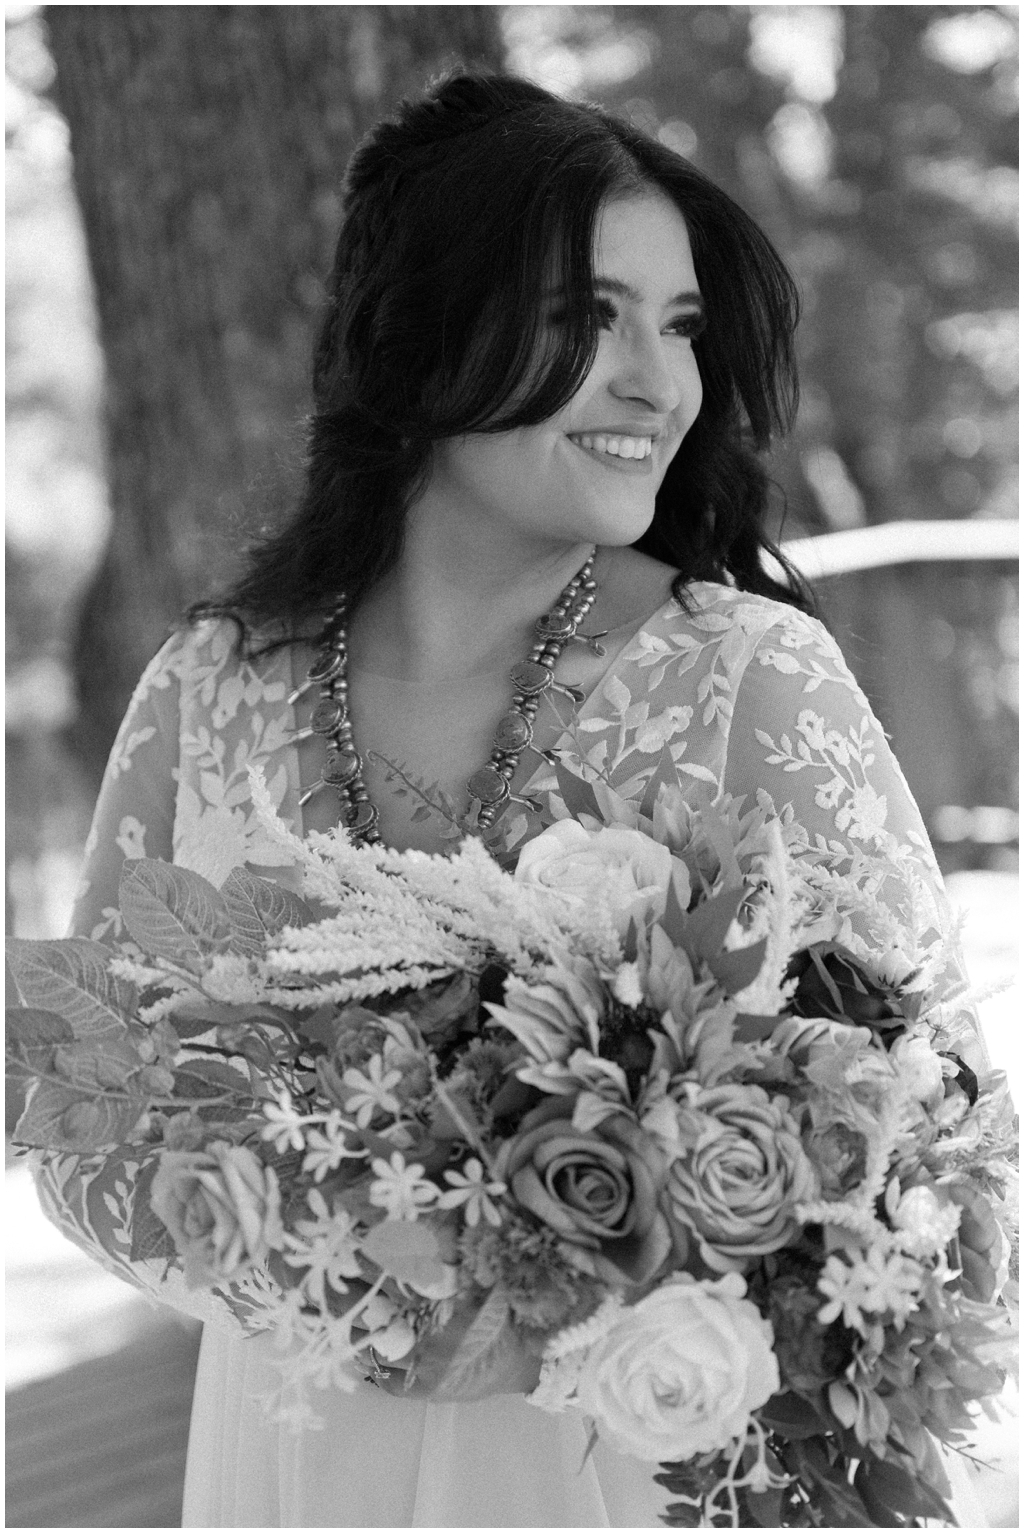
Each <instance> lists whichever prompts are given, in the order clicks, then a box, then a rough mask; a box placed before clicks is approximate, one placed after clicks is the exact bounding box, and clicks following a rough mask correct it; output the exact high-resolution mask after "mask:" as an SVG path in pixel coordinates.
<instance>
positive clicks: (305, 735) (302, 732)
mask: <svg viewBox="0 0 1024 1533" xmlns="http://www.w3.org/2000/svg"><path fill="white" fill-rule="evenodd" d="M315 734H316V730H315V729H310V727H309V725H308V724H307V725H306V727H305V728H304V729H293V730H292V732H291V734H290V735H289V736H288V738H289V740H290V741H291V743H292V745H298V744H300V742H301V741H303V740H309V739H311V738H312V736H313V735H315Z"/></svg>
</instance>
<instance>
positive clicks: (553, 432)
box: [426, 190, 704, 546]
mask: <svg viewBox="0 0 1024 1533" xmlns="http://www.w3.org/2000/svg"><path fill="white" fill-rule="evenodd" d="M594 274H595V286H596V296H597V298H598V301H599V305H600V310H601V314H602V329H601V332H600V338H599V342H598V348H597V356H596V358H595V360H594V364H593V366H592V367H591V369H590V372H589V373H588V374H587V377H586V378H585V379H584V381H583V383H582V385H581V386H580V389H579V391H578V392H577V393H576V394H575V395H574V397H573V398H572V399H571V400H570V401H569V403H568V404H567V405H565V406H564V408H563V409H561V410H560V411H559V412H558V413H557V415H553V416H551V417H550V418H549V419H548V420H545V421H542V422H541V423H540V424H539V425H536V426H520V427H518V428H516V429H515V430H512V431H504V432H497V433H494V434H492V435H488V434H483V433H472V434H469V435H466V436H461V437H454V438H450V439H448V440H447V441H444V442H439V443H438V444H437V445H436V447H435V450H434V456H433V461H432V472H431V477H430V482H429V485H428V488H427V491H426V499H427V500H428V501H429V502H432V503H433V504H434V505H435V506H437V507H441V506H443V507H444V508H445V509H446V511H447V512H448V513H449V514H451V513H456V515H457V516H458V519H459V520H460V521H462V522H464V524H466V525H468V526H472V527H473V528H474V529H480V530H487V531H488V532H489V533H490V535H491V536H495V535H498V536H500V535H501V534H502V533H504V534H506V535H511V537H512V538H513V539H514V540H519V541H522V540H525V541H527V542H535V543H537V544H547V545H550V544H551V543H566V542H569V543H579V542H591V543H598V544H604V545H608V546H621V545H625V544H628V543H634V542H635V541H636V540H637V538H639V537H640V536H641V535H642V533H643V532H644V531H645V530H646V529H647V527H648V526H649V525H650V523H651V520H652V518H653V516H654V497H655V495H656V494H657V491H658V487H659V486H660V484H661V481H662V479H663V478H664V477H665V471H666V469H667V468H668V465H669V463H670V462H671V461H672V458H673V457H674V455H675V453H676V451H677V449H678V447H679V444H680V442H681V441H682V440H683V437H684V436H685V435H686V433H687V431H688V430H689V429H690V427H691V426H692V425H693V422H694V420H695V419H696V417H697V412H698V410H699V409H700V404H701V382H700V375H699V373H698V371H697V363H696V360H695V358H694V355H693V345H692V342H693V338H694V337H695V336H696V335H697V334H698V333H699V331H700V330H701V328H702V327H703V319H704V310H703V304H702V302H701V297H700V293H699V291H698V287H697V278H696V275H695V273H694V269H693V256H692V254H691V251H690V240H689V236H688V234H687V231H686V224H685V223H684V221H683V218H682V216H681V214H680V213H679V211H678V209H677V208H676V207H675V206H674V204H673V203H672V202H670V201H669V199H668V198H667V197H665V196H664V195H663V194H662V193H660V192H657V191H654V190H651V191H650V192H642V193H638V194H636V195H633V196H629V197H623V198H616V199H615V200H613V201H610V202H608V203H606V204H605V206H604V208H603V209H602V211H601V213H600V215H599V218H598V223H597V228H596V231H595V251H594ZM550 307H551V316H552V323H553V324H554V323H557V307H558V299H557V295H555V296H554V298H553V299H552V300H550ZM459 513H462V514H461V515H459Z"/></svg>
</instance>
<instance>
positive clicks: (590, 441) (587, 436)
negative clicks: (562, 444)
mask: <svg viewBox="0 0 1024 1533" xmlns="http://www.w3.org/2000/svg"><path fill="white" fill-rule="evenodd" d="M569 440H570V442H573V443H575V445H576V446H577V447H585V448H586V449H587V451H588V452H596V453H600V454H602V455H604V456H607V457H610V458H624V459H626V461H627V462H628V461H629V460H630V459H632V460H633V461H634V462H635V461H637V460H638V459H643V458H649V457H650V456H651V451H652V449H653V446H654V440H653V438H652V437H649V436H609V435H606V434H605V433H603V432H601V433H598V432H583V431H577V432H575V433H574V434H573V435H572V436H570V438H569Z"/></svg>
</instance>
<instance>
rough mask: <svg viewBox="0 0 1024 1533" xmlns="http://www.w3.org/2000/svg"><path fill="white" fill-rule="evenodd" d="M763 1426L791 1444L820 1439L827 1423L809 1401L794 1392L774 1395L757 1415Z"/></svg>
mask: <svg viewBox="0 0 1024 1533" xmlns="http://www.w3.org/2000/svg"><path fill="white" fill-rule="evenodd" d="M757 1416H758V1420H759V1421H760V1423H761V1425H762V1426H764V1427H767V1428H768V1429H769V1431H772V1432H777V1433H778V1434H779V1436H780V1437H786V1438H789V1440H790V1441H791V1442H795V1441H797V1439H798V1438H802V1437H819V1436H821V1434H822V1433H823V1432H824V1430H825V1422H824V1421H823V1420H822V1418H821V1416H820V1415H819V1414H818V1412H817V1411H816V1410H815V1408H814V1406H813V1405H812V1404H811V1402H810V1401H809V1400H805V1399H804V1398H803V1396H802V1395H796V1394H793V1393H792V1392H787V1393H785V1394H779V1395H773V1396H772V1398H771V1399H770V1400H769V1401H768V1404H767V1405H762V1407H761V1409H760V1410H759V1411H758V1413H757Z"/></svg>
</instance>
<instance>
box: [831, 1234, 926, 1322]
mask: <svg viewBox="0 0 1024 1533" xmlns="http://www.w3.org/2000/svg"><path fill="white" fill-rule="evenodd" d="M921 1276H922V1273H921V1269H920V1267H919V1266H918V1265H917V1263H916V1262H913V1261H911V1260H910V1259H909V1258H908V1257H906V1256H902V1255H900V1254H898V1253H895V1252H894V1253H892V1254H887V1253H886V1251H885V1250H884V1248H883V1247H882V1246H881V1245H875V1246H872V1247H871V1249H870V1250H869V1251H868V1253H867V1255H866V1256H861V1257H856V1258H854V1260H853V1261H852V1262H850V1261H846V1260H844V1259H843V1258H842V1257H839V1256H830V1257H829V1258H828V1260H827V1261H826V1263H825V1266H824V1268H823V1270H822V1272H821V1275H820V1277H819V1278H818V1288H819V1290H820V1292H821V1293H823V1294H824V1295H825V1297H826V1298H827V1299H828V1301H829V1302H828V1303H827V1304H826V1305H824V1306H823V1308H822V1309H820V1310H819V1311H818V1319H819V1321H820V1322H821V1324H822V1325H829V1324H830V1323H831V1322H832V1321H833V1320H835V1319H837V1317H838V1316H839V1315H842V1317H843V1324H844V1325H846V1326H849V1327H850V1329H851V1330H855V1331H860V1332H861V1334H862V1335H863V1334H866V1327H865V1324H864V1316H865V1315H882V1314H885V1313H887V1312H888V1313H890V1314H891V1315H892V1319H893V1324H894V1325H895V1327H896V1329H897V1330H902V1329H903V1326H904V1325H905V1324H906V1321H907V1317H908V1316H909V1315H910V1314H911V1313H912V1312H913V1311H914V1310H915V1309H916V1308H917V1293H918V1291H919V1289H920V1286H921Z"/></svg>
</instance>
